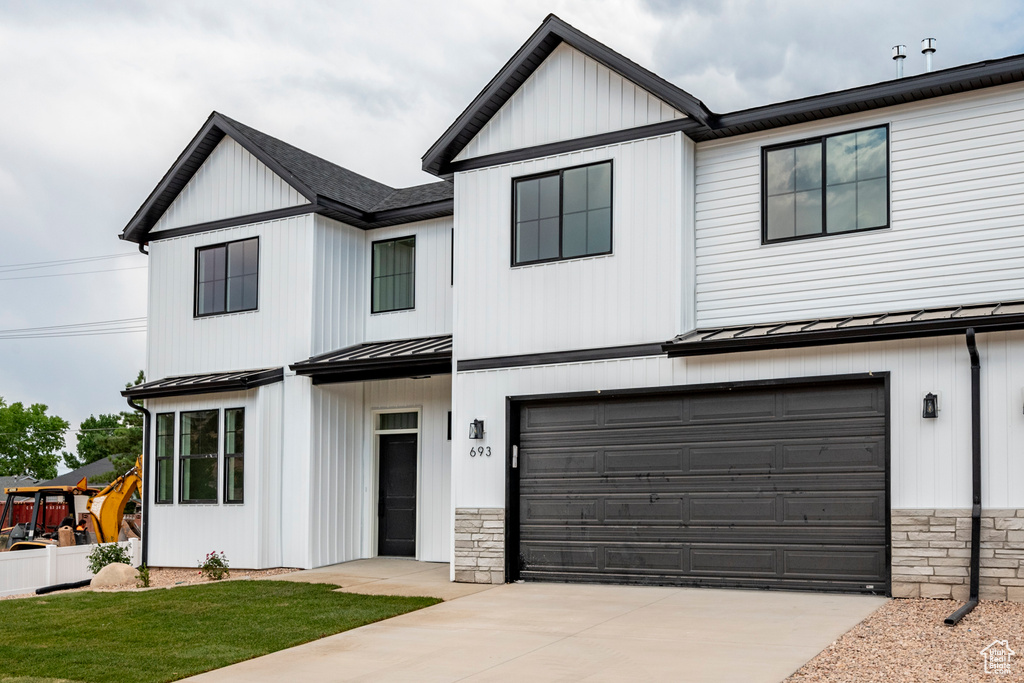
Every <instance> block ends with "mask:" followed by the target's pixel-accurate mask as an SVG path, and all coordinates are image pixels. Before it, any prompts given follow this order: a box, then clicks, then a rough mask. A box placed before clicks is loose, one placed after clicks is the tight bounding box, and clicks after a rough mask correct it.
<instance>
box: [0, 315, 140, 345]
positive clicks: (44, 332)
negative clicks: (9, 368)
mask: <svg viewBox="0 0 1024 683" xmlns="http://www.w3.org/2000/svg"><path fill="white" fill-rule="evenodd" d="M145 331H146V319H145V318H144V317H141V318H119V319H116V320H99V321H95V322H88V323H71V324H68V325H47V326H42V327H21V328H13V329H10V330H0V340H4V339H50V338H57V337H95V336H99V335H108V334H128V333H132V332H145Z"/></svg>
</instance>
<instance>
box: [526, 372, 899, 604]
mask: <svg viewBox="0 0 1024 683" xmlns="http://www.w3.org/2000/svg"><path fill="white" fill-rule="evenodd" d="M886 410H887V407H886V392H885V388H884V385H883V384H882V382H880V381H875V380H870V381H856V382H843V383H829V384H816V385H806V386H774V387H767V388H734V389H730V390H720V391H708V392H703V393H687V394H675V395H666V396H651V395H646V396H631V397H626V398H615V399H605V400H592V399H585V400H577V401H558V402H537V403H527V404H523V405H521V407H520V410H519V436H518V442H519V461H518V469H517V470H515V471H514V475H513V477H514V480H513V487H512V490H513V495H515V494H516V492H517V490H518V497H519V509H518V515H519V520H518V539H515V538H513V543H515V541H516V540H518V546H519V552H520V555H519V558H518V561H519V562H518V564H519V567H518V569H519V571H518V575H519V578H523V579H527V580H547V581H587V582H611V583H644V584H667V585H707V586H741V587H749V588H800V589H816V590H840V591H858V592H860V591H867V592H876V593H884V592H885V590H886V587H887V582H888V578H887V577H888V561H887V556H886V555H887V554H886V547H887V546H886V515H887V509H886V461H887V457H886ZM514 574H515V571H514V568H513V575H514Z"/></svg>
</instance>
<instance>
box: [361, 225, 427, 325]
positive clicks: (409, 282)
mask: <svg viewBox="0 0 1024 683" xmlns="http://www.w3.org/2000/svg"><path fill="white" fill-rule="evenodd" d="M370 289H371V293H370V298H371V299H372V308H371V311H372V312H373V313H384V312H385V311H404V310H407V309H410V308H415V307H416V237H415V236H413V237H399V238H397V239H393V240H384V241H382V242H374V243H373V274H372V283H371V287H370Z"/></svg>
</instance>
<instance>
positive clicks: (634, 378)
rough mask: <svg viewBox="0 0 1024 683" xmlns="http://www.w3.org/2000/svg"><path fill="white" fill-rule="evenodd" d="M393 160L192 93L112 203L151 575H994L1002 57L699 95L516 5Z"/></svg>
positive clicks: (1015, 363) (1023, 153) (1011, 546)
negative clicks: (336, 568)
mask: <svg viewBox="0 0 1024 683" xmlns="http://www.w3.org/2000/svg"><path fill="white" fill-rule="evenodd" d="M709 97H712V98H713V93H711V94H709ZM423 168H424V169H425V170H426V171H428V172H430V173H432V174H433V175H435V176H437V178H438V179H439V180H438V181H437V182H433V183H429V184H425V185H421V186H417V187H410V188H392V187H388V186H386V185H383V184H381V183H379V182H376V181H373V180H371V179H369V178H366V177H363V176H360V175H358V174H356V173H354V172H352V171H350V170H347V169H345V168H342V167H340V166H337V165H335V164H333V163H331V162H328V161H325V160H324V159H321V158H319V157H316V156H314V155H313V154H310V153H308V152H305V151H302V150H299V149H297V148H295V147H293V146H291V145H288V144H286V143H284V142H282V141H280V140H278V139H275V138H273V137H270V136H269V135H266V134H264V133H261V132H259V131H257V130H254V129H252V128H250V127H248V126H246V125H244V124H242V123H239V122H237V121H234V120H232V119H230V118H228V117H227V116H223V115H221V114H219V113H214V114H212V115H211V116H210V118H209V119H208V120H207V122H206V123H205V125H204V126H203V127H202V129H201V130H200V131H199V133H198V134H197V135H196V136H195V138H194V139H193V140H192V142H191V143H190V144H189V146H188V147H187V148H186V149H185V150H184V151H183V152H182V154H181V156H180V157H179V158H178V159H177V161H176V162H175V163H174V165H173V166H172V167H171V168H170V170H169V171H168V172H167V174H166V175H165V176H164V178H163V179H162V180H161V181H160V183H159V184H158V185H157V187H156V189H154V190H153V192H152V194H151V195H150V196H149V197H148V198H147V199H146V201H145V202H144V203H143V205H142V206H141V208H140V209H139V210H138V212H137V213H136V214H135V216H134V217H133V218H132V219H131V221H130V222H129V223H128V225H127V226H126V227H125V229H124V231H123V233H122V235H121V238H122V239H125V240H130V241H133V242H137V243H138V244H139V247H140V249H148V253H149V313H148V315H149V328H148V329H149V338H148V358H147V376H148V377H149V378H151V381H149V382H147V383H146V384H143V385H140V386H137V387H134V388H131V389H129V390H127V391H125V392H124V393H125V395H126V396H128V397H129V398H132V399H144V402H145V407H146V410H147V411H148V414H149V418H148V420H147V430H148V438H147V452H146V493H145V504H146V509H147V511H146V515H145V517H146V530H145V531H146V533H145V539H146V553H147V561H148V562H149V563H150V564H151V565H154V566H175V565H176V566H192V565H194V563H195V562H196V560H197V559H198V558H200V557H202V556H204V555H205V553H207V552H208V551H210V550H223V551H225V552H226V553H227V555H228V556H229V557H230V559H231V561H232V563H233V564H234V565H237V566H240V567H252V568H263V567H277V566H291V567H316V566H322V565H326V564H331V563H336V562H342V561H346V560H352V559H357V558H365V557H373V556H378V555H380V556H408V557H415V558H418V559H420V560H428V561H440V562H451V566H452V578H453V579H454V580H456V581H471V582H504V581H510V580H517V579H527V580H551V581H588V582H617V583H648V584H672V585H701V586H737V587H757V588H798V589H806V590H830V591H835V590H838V591H852V592H867V593H878V594H892V595H899V596H911V595H913V596H916V595H920V596H926V597H927V596H930V597H956V598H961V599H962V598H966V597H967V596H968V593H969V592H970V588H971V586H970V582H971V579H972V578H976V579H978V580H979V584H980V593H981V597H983V598H986V597H991V598H1009V599H1015V600H1024V450H1022V448H1024V446H1022V444H1024V56H1017V57H1009V58H1005V59H999V60H995V61H989V62H982V63H978V64H972V65H968V66H961V67H956V68H952V69H946V70H942V71H935V72H931V73H925V74H922V75H919V76H914V77H908V78H903V79H897V80H893V81H887V82H883V83H879V84H875V85H869V86H864V87H859V88H855V89H852V90H845V91H841V92H833V93H828V94H824V95H819V96H814V97H809V98H806V99H801V100H796V101H790V102H783V103H780V104H773V105H769V106H764V107H758V108H756V109H749V110H744V111H738V112H732V113H727V114H716V113H713V112H712V111H711V110H709V109H708V108H707V107H706V106H705V105H704V104H703V103H702V102H701V101H700V100H698V99H696V98H695V97H693V96H692V95H690V94H688V93H686V92H684V91H682V90H680V89H679V88H678V87H676V86H674V85H672V84H671V83H668V82H667V81H665V80H663V79H661V78H659V77H658V76H656V75H655V74H653V73H651V72H649V71H647V70H645V69H644V68H642V67H640V66H638V65H637V64H635V63H633V62H631V61H629V60H628V59H627V58H626V57H623V56H622V55H620V54H618V53H616V52H614V51H612V50H611V49H609V48H608V47H606V46H605V45H603V44H601V43H599V42H597V41H596V40H594V39H593V38H591V37H589V36H587V35H585V34H583V33H581V32H579V31H578V30H576V29H574V28H573V27H571V26H569V25H567V24H566V23H564V22H562V21H561V20H559V19H558V18H557V17H554V16H550V17H548V18H547V19H546V20H545V21H544V22H543V24H542V25H541V26H540V27H539V28H538V30H537V31H536V32H535V33H534V34H533V35H532V36H531V37H530V38H529V40H528V41H527V42H526V43H525V44H524V45H523V47H522V48H521V49H520V50H519V51H518V52H517V53H516V54H515V55H514V56H513V57H512V59H511V60H510V61H509V62H508V63H507V64H506V65H505V66H504V67H503V68H502V70H501V71H500V72H499V73H498V74H497V75H496V76H495V77H494V78H493V80H491V82H490V83H488V84H487V86H486V87H485V88H484V89H483V91H481V93H480V94H479V96H478V97H477V98H476V99H475V100H474V101H473V102H471V103H470V104H469V106H468V107H467V108H466V109H465V111H464V112H463V113H462V114H461V115H460V116H459V117H458V119H457V120H456V121H455V122H454V123H453V124H452V125H451V126H450V127H449V128H448V130H447V131H445V132H444V134H443V135H442V136H441V137H440V138H439V139H438V140H437V142H436V143H435V144H434V145H433V146H432V147H431V148H430V149H429V150H428V151H427V152H426V154H425V155H424V157H423ZM979 565H980V568H979V569H977V570H975V569H974V568H975V567H978V566H979Z"/></svg>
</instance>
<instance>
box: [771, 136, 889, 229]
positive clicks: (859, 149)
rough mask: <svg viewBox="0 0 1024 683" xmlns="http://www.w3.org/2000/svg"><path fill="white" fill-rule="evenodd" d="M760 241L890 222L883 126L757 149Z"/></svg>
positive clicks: (886, 143)
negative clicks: (760, 191)
mask: <svg viewBox="0 0 1024 683" xmlns="http://www.w3.org/2000/svg"><path fill="white" fill-rule="evenodd" d="M761 175H762V178H763V181H762V182H763V203H762V211H763V214H762V215H763V228H762V232H761V240H762V242H780V241H786V240H794V239H804V238H808V237H819V236H821V235H833V234H837V233H842V232H853V231H857V230H875V229H877V228H885V227H888V225H889V141H888V128H886V127H885V126H881V127H879V128H869V129H867V130H858V131H853V132H849V133H841V134H838V135H828V136H824V137H820V138H815V139H812V140H801V141H800V142H796V143H792V144H787V145H784V146H779V147H769V148H765V149H764V150H762V172H761Z"/></svg>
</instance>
